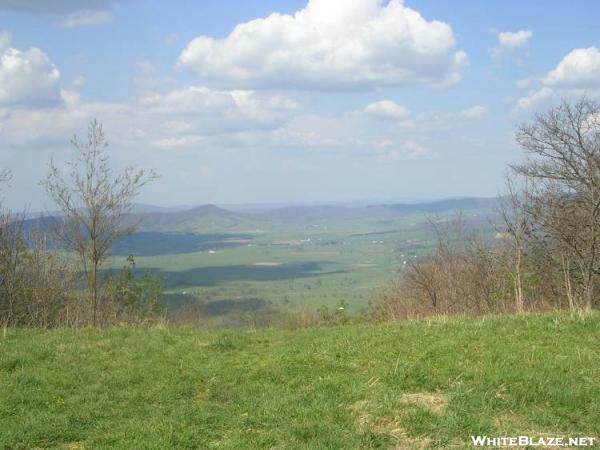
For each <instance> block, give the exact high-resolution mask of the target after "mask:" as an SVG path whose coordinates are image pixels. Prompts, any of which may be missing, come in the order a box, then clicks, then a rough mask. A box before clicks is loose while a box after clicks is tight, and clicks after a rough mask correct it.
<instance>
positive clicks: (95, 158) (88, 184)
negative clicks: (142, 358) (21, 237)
mask: <svg viewBox="0 0 600 450" xmlns="http://www.w3.org/2000/svg"><path fill="white" fill-rule="evenodd" d="M71 143H72V144H73V146H74V147H75V149H76V150H77V157H76V159H75V160H73V161H71V162H68V163H67V166H68V171H67V172H66V173H63V171H61V170H60V169H59V168H58V166H57V165H56V164H55V163H54V161H51V162H50V172H49V174H48V175H47V177H46V178H45V180H43V182H42V184H43V186H44V188H45V189H46V192H47V193H48V194H49V196H50V197H51V198H52V200H53V201H54V202H55V203H56V206H57V207H58V208H59V209H60V211H61V212H62V216H61V217H60V219H59V220H58V226H56V227H55V235H56V237H57V240H58V242H59V243H60V244H62V246H63V247H64V248H65V249H66V250H68V251H71V252H73V253H74V254H76V255H77V257H78V258H79V261H80V263H81V268H82V272H83V274H84V275H85V279H86V282H87V289H88V292H89V297H90V301H91V307H92V322H93V324H94V325H96V324H97V321H98V308H99V303H100V301H101V298H102V296H101V288H102V280H101V279H100V269H101V268H102V265H103V263H104V262H105V260H106V257H107V255H108V252H109V250H110V248H111V246H112V244H113V243H114V242H115V241H117V240H118V239H119V238H121V237H123V236H125V235H128V234H131V233H132V232H134V231H135V229H136V225H135V224H132V225H127V226H125V225H124V221H123V219H124V215H125V214H127V213H128V212H130V210H131V207H132V201H133V199H134V198H135V197H136V196H137V195H138V193H139V190H140V188H141V187H142V186H144V185H145V184H147V183H149V182H150V181H152V180H154V179H156V178H157V175H156V173H154V172H153V171H148V170H140V169H136V168H134V167H127V168H126V169H125V170H124V171H122V172H121V173H117V174H115V173H114V171H113V169H112V168H111V165H110V161H109V157H108V154H107V147H108V142H107V140H106V137H105V135H104V131H103V129H102V125H100V124H99V123H98V122H97V121H96V120H95V119H94V120H93V121H92V122H91V123H90V125H89V128H88V135H87V140H86V141H85V142H82V141H80V140H79V139H78V138H77V136H75V137H73V139H72V140H71Z"/></svg>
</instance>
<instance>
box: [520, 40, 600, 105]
mask: <svg viewBox="0 0 600 450" xmlns="http://www.w3.org/2000/svg"><path fill="white" fill-rule="evenodd" d="M584 93H585V94H587V95H588V96H589V97H595V98H596V97H598V98H600V49H598V48H597V47H589V48H576V49H573V50H571V51H570V52H569V53H568V54H567V55H566V56H565V57H564V58H563V59H562V60H561V61H560V62H559V63H558V65H557V66H556V67H555V68H554V69H552V70H550V71H549V72H548V73H547V74H546V75H545V76H544V77H542V79H541V81H540V80H538V87H537V88H534V89H531V90H530V91H529V92H528V93H527V95H526V96H523V97H521V98H519V99H518V100H517V102H516V105H515V108H514V112H520V111H525V110H529V109H535V108H541V107H543V106H547V105H549V104H550V103H551V102H552V101H554V100H556V99H557V98H559V97H566V98H568V97H571V98H576V97H580V96H581V95H583V94H584Z"/></svg>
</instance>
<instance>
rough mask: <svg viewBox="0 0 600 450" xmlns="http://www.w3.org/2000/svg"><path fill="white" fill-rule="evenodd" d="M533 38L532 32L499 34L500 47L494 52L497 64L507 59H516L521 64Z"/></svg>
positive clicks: (521, 31) (520, 31) (522, 31)
mask: <svg viewBox="0 0 600 450" xmlns="http://www.w3.org/2000/svg"><path fill="white" fill-rule="evenodd" d="M532 36H533V32H532V31H530V30H519V31H515V32H512V31H503V32H501V33H498V46H497V47H496V48H494V50H493V52H492V54H493V57H494V60H495V61H496V62H497V63H501V62H502V61H503V60H506V59H514V60H516V61H517V62H519V61H520V58H522V56H523V55H524V53H525V52H526V51H527V44H528V43H529V40H530V39H531V37H532Z"/></svg>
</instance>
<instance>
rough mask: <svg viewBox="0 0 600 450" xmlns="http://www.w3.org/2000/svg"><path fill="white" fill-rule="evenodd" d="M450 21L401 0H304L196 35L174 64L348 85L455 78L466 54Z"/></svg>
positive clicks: (219, 76) (258, 80)
mask: <svg viewBox="0 0 600 450" xmlns="http://www.w3.org/2000/svg"><path fill="white" fill-rule="evenodd" d="M455 44H456V42H455V37H454V33H453V31H452V28H451V27H450V26H449V25H448V24H446V23H444V22H440V21H435V20H433V21H428V20H426V19H425V18H423V16H421V15H420V14H419V13H418V12H417V11H415V10H413V9H410V8H408V7H406V6H404V4H403V2H402V0H390V1H389V3H387V4H384V2H383V0H355V1H353V2H348V1H346V0H309V2H308V4H307V5H306V7H305V8H304V9H302V10H300V11H298V12H296V13H295V14H294V15H287V14H278V13H274V14H271V15H270V16H268V17H266V18H262V19H256V20H252V21H250V22H246V23H241V24H238V25H237V26H236V27H235V28H234V29H233V31H232V32H231V33H230V34H229V35H228V36H227V37H225V38H224V39H214V38H211V37H208V36H199V37H196V38H195V39H193V40H192V41H191V42H190V43H189V44H188V45H187V46H186V48H185V49H184V50H183V51H182V52H181V54H180V56H179V59H178V66H179V67H181V68H183V69H187V70H189V71H191V72H192V73H194V74H196V75H197V76H199V77H201V78H202V79H205V80H209V81H212V82H215V83H221V84H224V85H235V86H244V87H299V88H317V89H318V88H354V87H375V86H384V85H406V84H424V85H430V86H435V87H444V86H449V85H452V84H455V83H457V82H458V81H460V79H461V69H462V68H463V66H464V65H465V64H466V62H467V56H466V54H465V53H464V52H463V51H456V49H455Z"/></svg>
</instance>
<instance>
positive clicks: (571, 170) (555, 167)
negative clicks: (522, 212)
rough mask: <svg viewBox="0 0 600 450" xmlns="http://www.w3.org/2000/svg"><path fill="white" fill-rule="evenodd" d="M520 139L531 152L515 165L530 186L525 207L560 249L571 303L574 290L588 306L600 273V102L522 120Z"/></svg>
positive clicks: (584, 101) (588, 307) (582, 103)
mask: <svg viewBox="0 0 600 450" xmlns="http://www.w3.org/2000/svg"><path fill="white" fill-rule="evenodd" d="M517 141H518V142H519V144H520V145H521V146H522V147H523V148H524V149H525V151H526V152H527V153H528V154H529V155H530V156H529V158H528V160H527V161H526V162H525V163H523V164H520V165H515V166H512V168H513V170H514V172H515V173H516V174H517V175H520V176H522V177H524V178H526V179H527V180H528V181H529V183H530V186H531V193H532V194H531V198H530V200H531V201H530V202H528V203H527V205H526V207H527V212H528V214H530V215H531V217H532V218H533V220H534V221H535V222H536V224H537V225H538V226H539V228H540V230H541V231H542V233H543V234H545V235H546V237H547V238H548V239H551V240H553V241H555V244H554V245H555V248H556V249H557V250H558V251H559V252H560V254H561V255H562V258H561V259H562V261H563V269H564V271H565V274H566V276H568V277H567V278H566V280H567V281H566V283H565V284H566V287H567V296H568V297H569V300H570V303H574V302H575V300H572V297H571V296H572V295H576V297H577V299H578V303H579V304H580V306H581V307H582V308H583V309H584V310H586V311H589V310H591V308H592V307H593V304H594V301H595V296H596V292H595V284H596V278H597V275H598V274H599V273H600V249H599V244H600V234H599V233H600V105H599V104H598V103H596V102H593V101H590V100H588V99H586V98H583V99H582V100H580V101H578V102H577V103H574V104H571V103H569V102H567V101H563V102H562V104H561V105H560V106H558V107H555V108H552V109H550V110H549V111H548V112H546V113H543V114H538V115H537V116H536V117H535V119H534V120H533V121H532V123H530V124H523V125H521V126H520V127H519V130H518V133H517ZM572 289H573V291H574V293H575V294H573V293H572V292H571V290H572Z"/></svg>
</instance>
